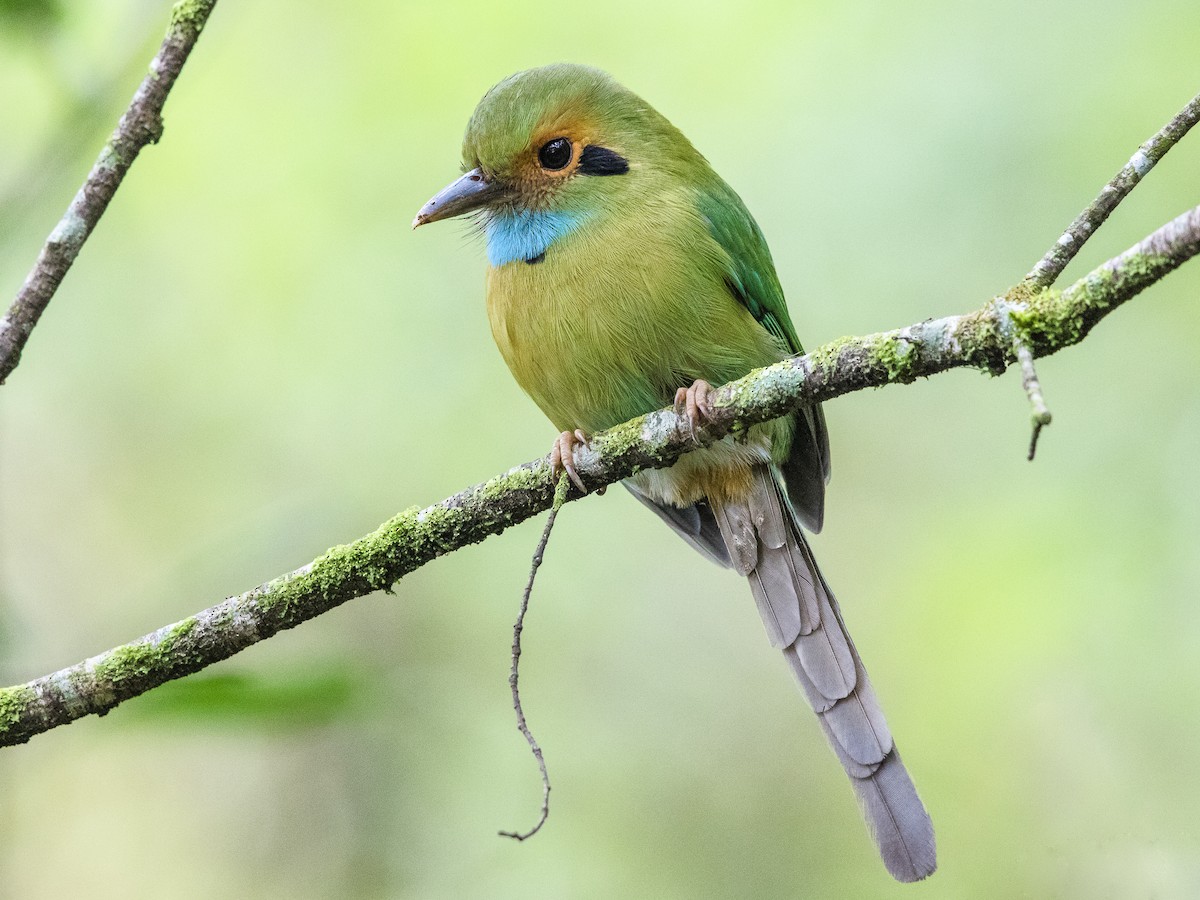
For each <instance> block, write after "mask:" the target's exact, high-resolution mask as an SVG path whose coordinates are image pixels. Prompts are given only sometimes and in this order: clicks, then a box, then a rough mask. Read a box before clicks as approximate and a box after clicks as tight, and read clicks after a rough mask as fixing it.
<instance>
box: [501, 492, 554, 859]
mask: <svg viewBox="0 0 1200 900" xmlns="http://www.w3.org/2000/svg"><path fill="white" fill-rule="evenodd" d="M569 488H570V482H569V481H568V480H567V474H566V473H565V472H564V473H563V474H562V476H561V477H560V478H559V479H558V486H557V487H556V488H555V490H554V505H553V506H552V507H550V515H549V516H547V517H546V527H545V528H543V529H542V539H541V540H540V541H538V545H537V549H536V550H534V551H533V563H532V564H531V565H530V567H529V580H528V581H527V582H526V583H525V593H524V595H522V597H521V611H520V612H518V613H517V621H516V624H514V625H513V643H512V668H511V669H510V670H509V673H508V686H509V687H510V688H511V689H512V698H513V709H515V710H516V711H517V728H518V729H520V731H521V734H523V735H525V742H526V743H527V744H529V749H530V750H531V751H532V752H533V758H534V759H536V760H537V764H538V771H540V772H541V774H542V815H541V818H539V819H538V820H537V824H536V825H534V826H533V828H531V829H529V831H525V832H520V831H501V832H500V836H501V837H509V838H512V839H513V840H517V841H523V840H525V839H526V838H531V837H533V836H534V835H535V834H537V833H538V832H539V831H540V830H541V828H542V826H543V825H545V824H546V819H547V818H549V817H550V774H549V773H548V772H547V771H546V760H545V757H543V756H542V748H541V747H539V746H538V742H537V741H536V740H534V737H533V733H532V732H531V731H530V730H529V725H528V724H527V723H526V722H525V710H524V709H523V708H522V706H521V688H520V677H521V676H520V665H521V631H522V630H523V629H524V628H525V613H526V612H527V611H528V610H529V597H530V595H531V594H532V593H533V580H534V578H536V577H537V570H538V568H539V567H540V566H541V564H542V557H543V556H544V555H545V553H546V544H547V543H549V541H550V532H551V531H552V530H553V529H554V520H555V519H557V518H558V511H559V510H560V509H562V506H563V504H564V503H565V502H566V500H567V491H568V489H569Z"/></svg>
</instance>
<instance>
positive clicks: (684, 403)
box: [675, 378, 713, 440]
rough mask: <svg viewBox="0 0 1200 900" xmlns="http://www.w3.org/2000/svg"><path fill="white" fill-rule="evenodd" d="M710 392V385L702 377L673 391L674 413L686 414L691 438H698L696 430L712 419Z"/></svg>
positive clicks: (711, 391)
mask: <svg viewBox="0 0 1200 900" xmlns="http://www.w3.org/2000/svg"><path fill="white" fill-rule="evenodd" d="M712 394H713V389H712V385H711V384H709V383H708V382H707V381H705V380H704V379H702V378H697V379H696V380H695V381H693V382H692V386H691V387H685V388H680V389H679V390H677V391H676V392H675V414H676V415H678V416H687V420H688V424H689V425H691V428H692V439H693V440H699V438H697V437H696V430H697V429H698V428H700V426H701V425H704V424H705V423H707V422H711V421H712V417H713V408H712Z"/></svg>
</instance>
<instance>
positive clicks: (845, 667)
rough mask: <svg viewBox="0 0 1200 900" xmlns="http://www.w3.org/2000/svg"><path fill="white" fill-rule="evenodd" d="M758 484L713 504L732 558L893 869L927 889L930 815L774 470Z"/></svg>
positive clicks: (932, 852)
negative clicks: (742, 494)
mask: <svg viewBox="0 0 1200 900" xmlns="http://www.w3.org/2000/svg"><path fill="white" fill-rule="evenodd" d="M754 476H755V478H754V488H753V490H752V491H751V494H750V497H749V498H747V499H746V500H745V501H740V502H729V501H727V502H724V503H714V504H713V511H714V512H715V514H716V519H717V523H718V525H719V526H720V528H721V534H722V537H723V538H724V540H725V545H726V547H727V548H728V550H729V556H730V559H731V561H732V563H733V566H734V568H735V569H737V570H738V571H739V572H740V573H741V574H743V575H745V576H746V577H747V578H748V579H749V581H750V586H751V589H752V591H753V593H754V598H755V601H756V603H757V605H758V609H759V613H760V614H761V616H762V619H763V624H764V625H765V626H766V629H767V635H768V637H769V638H770V640H771V643H772V645H773V646H775V647H779V648H782V650H783V654H784V657H785V658H786V659H787V661H788V664H789V666H790V668H791V669H792V672H793V674H794V675H795V676H796V680H797V681H798V682H799V684H800V688H801V690H802V692H803V693H804V695H805V697H806V698H807V699H808V701H809V704H810V705H811V706H812V708H813V710H814V711H815V712H816V713H817V718H818V719H819V720H820V722H821V727H822V729H823V730H824V732H825V736H826V737H827V738H828V740H829V743H830V745H831V746H832V747H833V750H834V752H835V753H836V754H837V757H838V760H839V761H840V762H841V763H842V767H843V768H844V769H845V770H846V773H847V775H849V776H850V783H851V784H852V786H853V787H854V792H855V794H857V795H858V800H859V805H860V806H861V807H862V810H863V814H864V815H865V816H866V819H867V825H868V827H869V828H870V831H871V834H872V836H873V837H874V838H875V842H876V843H877V844H878V846H879V852H880V854H881V856H882V857H883V862H884V865H886V866H887V869H888V871H889V872H891V874H892V876H893V877H895V878H896V879H897V880H898V881H918V880H920V879H922V878H924V877H926V876H927V875H929V874H931V873H932V872H933V870H934V869H935V868H936V867H937V858H936V856H937V855H936V849H935V846H934V837H933V824H932V823H931V822H930V819H929V814H928V813H927V812H926V811H925V807H924V805H923V804H922V803H921V799H920V797H918V796H917V791H916V788H915V787H914V786H913V783H912V779H910V778H909V776H908V772H907V771H906V770H905V768H904V764H903V763H902V762H901V760H900V754H899V752H898V751H897V750H896V746H895V743H894V741H893V740H892V735H891V732H890V731H889V730H888V726H887V722H886V721H885V720H884V717H883V711H882V709H881V708H880V705H879V700H878V698H877V697H876V696H875V691H874V689H873V688H872V686H871V681H870V679H869V678H868V677H867V672H866V669H865V668H864V666H863V664H862V659H861V658H859V655H858V651H857V650H856V649H855V647H854V642H853V641H851V639H850V635H849V633H848V632H847V631H846V626H845V623H844V622H843V621H842V616H841V612H840V610H839V609H838V606H837V600H836V599H834V596H833V593H832V592H831V591H830V590H829V588H828V585H826V584H825V580H824V578H822V576H821V573H820V570H819V569H818V568H817V564H816V561H815V560H814V559H813V556H812V552H811V551H810V550H809V548H808V544H807V542H806V541H805V540H804V536H803V534H802V533H801V531H800V529H799V527H797V525H796V524H795V521H794V520H793V518H792V515H791V513H790V509H789V506H788V505H787V503H786V501H784V499H783V496H782V494H781V492H780V488H779V486H778V485H777V483H776V481H775V478H774V476H773V475H772V472H771V470H770V468H768V467H767V466H759V467H756V469H755V470H754Z"/></svg>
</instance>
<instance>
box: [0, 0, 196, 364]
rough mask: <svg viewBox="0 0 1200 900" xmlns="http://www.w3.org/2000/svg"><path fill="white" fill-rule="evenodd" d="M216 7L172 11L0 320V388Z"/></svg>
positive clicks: (153, 139) (148, 140) (157, 133)
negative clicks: (144, 70)
mask: <svg viewBox="0 0 1200 900" xmlns="http://www.w3.org/2000/svg"><path fill="white" fill-rule="evenodd" d="M216 2H217V0H179V2H178V3H176V4H175V6H174V7H173V8H172V10H171V23H170V25H169V26H168V27H167V35H166V37H164V38H163V42H162V46H160V47H159V49H158V54H157V55H156V56H155V57H154V59H153V60H152V61H151V62H150V71H149V73H148V74H147V75H146V77H145V79H143V81H142V83H141V85H140V86H139V87H138V89H137V93H135V94H134V95H133V100H132V101H131V102H130V104H129V108H128V109H127V110H125V114H124V115H122V116H121V120H120V122H118V123H117V128H116V130H115V131H114V132H113V133H112V137H110V138H109V139H108V143H107V144H105V145H104V148H103V149H102V150H101V151H100V156H99V157H97V159H96V162H95V164H94V165H93V166H92V171H91V172H89V173H88V177H87V180H86V181H85V182H84V183H83V187H81V188H80V189H79V192H78V193H77V194H76V195H75V199H74V200H72V201H71V205H70V206H69V207H67V211H66V213H65V214H64V215H63V217H62V219H60V220H59V222H58V224H57V225H56V226H55V227H54V230H53V231H51V232H50V236H49V237H48V238H46V243H45V245H44V246H43V247H42V251H41V253H39V254H38V258H37V262H36V263H34V266H33V269H32V270H31V271H30V273H29V275H28V276H26V278H25V283H24V284H23V285H22V286H21V290H20V291H18V292H17V296H16V299H15V300H13V302H12V305H11V306H10V307H9V308H8V312H6V313H5V314H4V317H3V318H0V384H3V383H4V381H5V379H6V378H8V376H9V375H10V374H12V371H13V369H15V368H16V367H17V363H19V362H20V361H21V351H22V350H23V349H24V348H25V344H26V342H27V341H28V340H29V335H30V334H32V333H33V328H34V326H35V325H37V323H38V319H40V318H41V316H42V313H43V312H45V310H46V307H47V306H48V305H49V303H50V299H51V298H52V297H53V296H54V294H55V292H56V291H57V290H58V286H59V285H60V284H61V283H62V280H63V278H64V277H65V276H66V274H67V270H68V269H70V268H71V264H72V263H74V262H75V257H77V256H78V255H79V251H80V250H81V249H82V248H83V245H84V242H85V241H87V239H88V237H89V236H90V235H91V233H92V230H93V229H94V228H95V227H96V223H97V222H99V221H100V217H101V216H102V215H104V210H105V209H107V208H108V203H109V201H110V200H112V198H113V195H114V194H116V192H117V188H118V187H120V186H121V181H122V180H123V179H124V178H125V173H126V172H128V171H129V167H130V166H132V165H133V161H134V160H135V159H137V156H138V153H140V152H141V150H142V148H143V147H145V146H146V145H147V144H154V143H157V142H158V140H159V138H161V137H162V133H163V121H162V110H163V104H165V103H166V102H167V94H169V93H170V92H171V88H172V87H173V86H174V84H175V79H176V78H178V77H179V72H180V70H182V69H183V64H184V63H185V62H187V58H188V55H189V54H190V53H191V52H192V47H194V46H195V44H196V41H197V39H198V38H199V37H200V32H201V31H202V30H203V28H204V24H205V22H207V21H208V16H209V14H210V13H211V12H212V10H213V7H214V6H215V5H216Z"/></svg>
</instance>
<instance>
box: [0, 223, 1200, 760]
mask: <svg viewBox="0 0 1200 900" xmlns="http://www.w3.org/2000/svg"><path fill="white" fill-rule="evenodd" d="M1197 253H1200V207H1197V208H1195V209H1192V210H1190V211H1188V212H1186V213H1184V214H1183V215H1181V216H1179V217H1178V218H1176V219H1175V220H1174V221H1172V222H1170V223H1168V224H1167V225H1164V226H1163V227H1162V228H1160V229H1158V231H1156V232H1154V234H1152V235H1150V236H1149V237H1147V238H1146V239H1145V240H1143V241H1141V242H1140V243H1138V244H1137V245H1136V246H1134V247H1132V248H1130V249H1129V250H1128V251H1126V252H1125V253H1123V254H1121V255H1120V256H1118V257H1116V258H1114V259H1111V260H1109V261H1108V262H1106V263H1105V264H1104V265H1102V266H1100V267H1099V268H1097V269H1096V270H1094V271H1093V272H1091V273H1090V274H1088V275H1087V276H1086V277H1084V278H1081V279H1080V280H1079V281H1077V282H1076V283H1075V284H1073V285H1071V286H1070V287H1069V288H1067V289H1066V290H1061V291H1060V290H1054V289H1051V288H1042V289H1035V288H1033V287H1032V286H1030V285H1029V284H1027V283H1022V284H1019V285H1017V286H1016V287H1015V288H1013V289H1012V290H1010V291H1009V292H1008V293H1007V294H1005V295H1004V297H1002V298H997V299H995V300H992V301H989V302H988V303H987V304H985V305H984V306H983V307H982V308H980V309H978V310H976V311H974V312H971V313H966V314H964V315H959V316H948V317H946V318H942V319H932V320H927V321H925V322H920V323H917V324H915V325H910V326H908V327H907V328H901V329H897V330H895V331H888V332H883V333H880V334H872V335H867V336H865V337H855V338H842V339H840V340H837V341H834V342H832V343H830V344H827V345H825V346H824V347H820V348H818V349H816V350H814V351H813V352H811V353H809V354H808V355H807V356H803V357H799V358H797V359H788V360H784V361H783V362H780V363H776V364H775V365H773V366H769V367H767V368H764V369H759V370H757V371H755V372H751V373H750V374H749V375H747V376H746V377H745V378H741V379H739V380H737V381H734V382H731V383H730V384H727V385H725V386H724V387H721V388H719V389H717V390H716V391H715V392H714V393H713V395H712V400H713V415H712V418H711V421H710V422H709V424H708V425H706V426H705V427H704V428H702V429H701V430H700V431H699V432H698V433H694V432H693V431H692V429H691V427H690V426H689V423H688V420H687V418H686V417H682V416H678V415H676V414H675V412H674V411H673V410H671V409H663V410H659V411H657V412H653V413H650V414H648V415H645V416H641V417H639V418H637V419H634V420H632V421H630V422H626V423H625V424H623V425H619V426H617V427H616V428H613V429H610V430H609V431H606V432H603V433H601V434H598V435H596V436H595V437H594V438H593V439H592V441H591V443H590V444H589V445H588V446H586V447H583V448H581V449H580V450H579V451H578V452H577V453H576V465H577V469H578V471H579V474H580V475H581V476H582V478H583V480H584V481H585V483H587V484H588V485H589V486H590V487H592V488H599V487H601V486H603V485H607V484H612V483H614V482H616V481H619V480H620V479H622V478H627V477H629V476H630V475H632V474H633V473H635V472H638V471H640V470H642V469H647V468H658V467H662V466H668V465H670V464H672V463H673V462H675V460H677V459H678V458H679V457H680V456H682V455H683V454H684V453H687V452H689V451H691V450H693V449H695V448H696V447H698V446H704V445H708V444H711V443H713V442H714V441H716V440H719V439H720V438H722V437H724V436H725V435H727V434H729V433H730V432H731V431H733V430H735V429H739V430H740V429H744V428H747V427H749V426H750V425H752V424H754V423H757V422H764V421H766V420H768V419H772V418H776V417H778V416H781V415H785V414H787V413H789V412H791V411H792V410H794V409H795V408H796V406H797V405H798V404H803V403H815V402H819V401H824V400H830V399H832V398H834V397H839V396H841V395H842V394H848V393H850V392H852V391H860V390H862V389H864V388H868V387H881V386H883V385H885V384H893V383H909V382H912V381H914V380H916V379H917V378H922V377H926V376H929V375H934V374H936V373H938V372H944V371H946V370H948V369H953V368H960V367H964V366H966V367H975V368H980V369H984V370H986V371H988V372H991V373H993V374H999V373H1001V372H1003V371H1004V370H1005V368H1006V367H1007V366H1008V365H1009V364H1011V363H1012V362H1013V361H1014V358H1015V353H1014V350H1013V343H1012V341H1011V340H1009V339H1007V338H1006V336H1005V334H1004V330H1005V329H1004V328H1003V327H1002V323H1001V315H1002V312H1007V314H1008V315H1009V316H1010V317H1011V321H1012V326H1013V330H1014V332H1015V333H1016V334H1017V336H1018V337H1019V338H1020V340H1021V342H1022V343H1023V344H1025V346H1027V347H1028V348H1029V350H1030V352H1032V353H1035V354H1037V355H1038V356H1047V355H1049V354H1051V353H1054V352H1056V351H1058V350H1061V349H1063V348H1064V347H1069V346H1072V345H1073V344H1077V343H1079V342H1080V341H1082V340H1083V339H1084V337H1086V335H1087V334H1088V332H1089V331H1091V329H1092V328H1093V327H1094V326H1095V325H1096V323H1097V322H1099V321H1100V320H1101V319H1102V318H1104V317H1105V316H1106V315H1108V314H1109V313H1111V312H1112V311H1113V310H1114V309H1116V308H1117V307H1118V306H1120V305H1121V304H1122V303H1124V302H1125V301H1126V300H1128V299H1129V298H1131V297H1133V296H1135V295H1136V294H1138V293H1139V292H1140V291H1142V290H1144V289H1145V288H1146V287H1148V286H1149V285H1151V284H1153V283H1154V282H1156V281H1158V280H1159V279H1161V278H1163V277H1164V276H1165V275H1167V274H1168V273H1170V272H1171V271H1173V270H1174V269H1176V268H1178V267H1179V266H1180V265H1182V264H1183V263H1184V262H1185V261H1186V260H1188V259H1190V258H1191V257H1193V256H1195V255H1196V254H1197ZM694 434H695V436H696V437H698V438H699V441H698V442H697V441H696V440H694V437H693V436H694ZM554 487H555V482H554V478H553V475H552V472H551V468H550V464H549V460H548V459H546V458H542V459H537V460H534V461H532V462H528V463H525V464H524V465H522V466H518V467H516V468H515V469H512V470H510V471H509V472H508V473H506V474H504V475H500V476H498V477H496V478H493V479H491V480H490V481H488V482H486V483H484V484H479V485H476V486H475V487H472V488H468V489H467V490H465V491H462V492H460V493H458V494H455V495H454V496H453V497H449V498H447V499H445V500H443V501H442V502H441V503H437V504H434V505H433V506H429V507H426V508H425V509H423V510H418V509H416V508H415V507H414V508H412V509H409V510H407V511H405V512H403V513H401V514H400V515H398V516H396V517H395V518H393V519H391V520H389V521H388V522H385V523H384V524H383V525H382V526H380V528H379V529H378V530H376V531H375V532H374V533H372V534H369V535H367V536H366V537H363V538H360V539H359V540H357V541H355V542H354V543H353V544H349V545H347V546H343V547H335V548H334V549H332V550H330V551H328V552H327V553H325V554H324V555H323V556H321V557H320V558H318V559H317V560H315V561H314V562H312V563H310V564H308V565H306V566H304V567H302V568H300V569H297V570H296V571H294V572H291V573H290V574H287V575H284V576H281V577H280V578H276V579H275V580H274V581H271V582H269V583H267V584H264V585H260V586H259V587H256V588H254V589H253V590H250V591H247V592H246V593H244V594H241V595H240V596H237V597H231V598H229V599H228V600H225V601H224V602H223V603H220V604H218V605H217V606H214V607H212V608H210V609H207V610H204V611H203V612H200V613H197V614H196V615H194V616H191V617H189V618H187V619H184V620H183V621H181V622H177V623H175V624H174V625H168V626H167V627H165V628H160V629H159V630H158V631H155V632H154V633H152V634H149V635H146V636H145V637H143V638H141V639H139V640H136V641H134V642H132V643H130V644H126V645H124V646H122V647H117V648H115V649H113V650H109V651H108V652H107V653H102V654H100V655H99V656H95V657H92V658H91V659H88V660H85V661H84V662H81V663H78V664H76V665H74V666H71V667H69V668H66V669H63V670H61V671H58V672H54V673H53V674H50V675H46V676H43V677H41V678H38V679H36V680H34V681H30V682H28V683H26V684H22V685H17V686H15V687H10V688H5V689H2V690H0V746H6V745H12V744H20V743H24V742H25V741H27V740H29V739H30V738H31V737H33V736H34V735H36V734H40V733H42V732H44V731H48V730H50V729H51V728H55V727H57V726H59V725H65V724H67V723H69V722H73V721H75V720H76V719H79V718H82V717H83V716H86V715H91V714H97V715H103V714H104V713H106V712H108V711H109V710H110V709H112V708H113V707H115V706H116V705H117V704H119V703H121V702H122V701H124V700H128V699H129V698H131V697H136V696H137V695H138V694H142V693H144V692H146V691H148V690H150V689H151V688H154V687H157V686H158V685H160V684H163V683H165V682H167V681H171V680H172V679H175V678H180V677H182V676H184V675H189V674H191V673H192V672H196V671H199V670H200V669H202V668H204V667H205V666H208V665H211V664H212V663H215V662H218V661H219V660H222V659H226V658H228V657H230V656H233V655H234V654H235V653H238V652H240V651H242V650H244V649H246V648H247V647H249V646H250V645H252V644H255V643H257V642H258V641H261V640H263V639H265V638H269V637H271V636H272V635H274V634H276V633H277V632H279V631H282V630H284V629H287V628H294V627H295V626H296V625H299V624H300V623H301V622H304V621H306V620H308V619H311V618H313V617H314V616H318V615H320V614H321V613H323V612H326V611H328V610H330V609H333V608H334V607H336V606H339V605H341V604H342V603H345V602H346V601H347V600H350V599H352V598H354V597H358V596H362V595H364V594H368V593H370V592H372V591H376V590H390V588H391V586H392V585H393V584H394V583H395V582H396V581H397V580H399V579H400V578H402V577H404V576H405V575H407V574H408V573H409V572H412V571H413V570H415V569H417V568H419V567H420V566H423V565H425V564H426V563H428V562H430V561H431V560H433V559H436V558H437V557H439V556H442V555H444V554H446V553H450V552H452V551H454V550H457V549H459V548H460V547H464V546H466V545H467V544H473V543H476V542H478V541H481V540H483V539H484V538H486V537H488V536H490V535H493V534H499V533H500V532H501V531H504V530H505V529H506V528H508V527H509V526H511V525H514V524H516V523H518V522H522V521H524V520H525V519H528V518H530V517H531V516H534V515H537V514H538V513H540V512H543V511H544V510H546V509H548V508H550V506H551V505H552V503H553V501H554ZM578 497H579V495H578V494H577V493H575V492H574V491H572V493H571V494H570V495H569V496H568V498H567V499H568V500H572V499H578Z"/></svg>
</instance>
